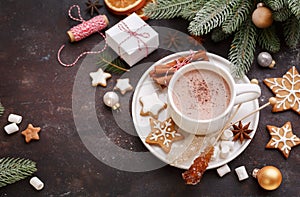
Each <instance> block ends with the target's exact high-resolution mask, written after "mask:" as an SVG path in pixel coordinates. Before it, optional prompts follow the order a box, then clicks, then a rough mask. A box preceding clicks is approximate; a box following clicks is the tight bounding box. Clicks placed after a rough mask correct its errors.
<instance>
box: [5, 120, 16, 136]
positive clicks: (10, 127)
mask: <svg viewBox="0 0 300 197" xmlns="http://www.w3.org/2000/svg"><path fill="white" fill-rule="evenodd" d="M4 130H5V131H6V133H7V134H8V135H10V134H12V133H15V132H17V131H19V127H18V125H17V124H16V123H11V124H9V125H6V126H5V127H4Z"/></svg>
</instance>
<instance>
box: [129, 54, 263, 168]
mask: <svg viewBox="0 0 300 197" xmlns="http://www.w3.org/2000/svg"><path fill="white" fill-rule="evenodd" d="M189 54H190V51H184V52H179V53H175V54H172V55H169V56H167V57H165V58H163V59H161V60H159V61H157V62H156V63H154V64H153V65H152V66H151V67H150V68H149V69H148V70H147V71H146V72H145V73H144V74H143V76H142V77H141V79H140V80H139V82H138V84H137V86H136V88H135V92H134V95H133V100H132V118H133V123H134V126H135V129H136V131H137V134H138V135H139V137H140V139H141V140H142V142H143V143H144V145H145V146H146V147H147V149H148V150H149V151H150V152H151V153H152V154H153V155H155V156H156V157H157V158H159V159H160V160H162V161H163V162H165V163H167V164H170V165H172V166H175V167H178V168H182V169H188V168H189V167H190V166H191V164H192V162H193V160H194V159H195V158H196V157H197V156H199V149H202V148H203V147H204V146H202V145H203V144H205V143H207V142H208V141H211V136H208V137H200V136H194V135H192V134H188V133H185V132H183V131H180V132H181V133H182V134H183V135H184V136H185V138H184V140H181V141H176V142H174V143H173V144H172V148H171V151H170V153H168V154H166V153H165V152H164V151H163V150H162V149H161V148H160V147H159V146H153V145H149V144H147V143H146V142H145V139H146V137H147V136H148V134H149V133H150V131H151V128H150V124H149V116H141V115H140V111H141V107H142V106H141V104H140V102H139V98H140V97H141V96H145V95H149V94H152V93H153V92H156V93H157V94H158V96H159V98H160V99H161V100H162V101H164V102H167V95H166V94H167V88H164V89H161V88H160V86H158V85H157V84H156V83H155V82H154V81H153V80H152V78H150V77H149V72H150V71H151V70H152V69H153V68H154V66H155V65H158V64H162V63H166V62H169V61H172V60H174V59H177V58H178V57H181V56H187V55H189ZM207 56H208V57H209V61H210V62H212V63H214V64H219V65H222V66H224V67H226V68H227V69H228V70H229V67H230V64H231V63H230V62H229V61H228V60H226V59H224V58H222V57H220V56H218V55H215V54H211V53H207ZM235 82H236V83H250V81H249V79H248V78H247V77H246V76H245V77H243V78H242V79H235ZM258 107H259V104H258V100H257V99H256V100H254V101H250V102H247V103H244V104H242V106H241V108H240V109H239V111H238V113H237V115H236V117H235V118H234V119H233V121H234V122H235V120H238V119H239V118H241V117H244V116H245V115H247V114H249V113H250V112H252V111H253V110H255V109H257V108H258ZM168 117H169V115H168V110H167V109H166V110H163V111H162V112H161V113H160V114H159V117H158V119H159V120H160V121H164V120H166V119H167V118H168ZM258 121H259V112H257V113H255V114H254V115H252V116H250V117H248V118H246V119H245V120H243V123H248V122H251V123H250V127H249V129H253V131H252V132H251V133H250V136H251V138H253V137H254V134H255V132H256V129H257V126H258ZM250 142H251V140H246V141H244V142H243V143H242V144H241V143H240V142H239V141H236V142H235V143H234V148H233V150H232V151H231V153H230V155H229V156H228V157H227V158H225V159H222V158H219V157H218V158H216V159H214V160H212V161H210V163H209V166H208V168H207V169H212V168H217V167H220V166H222V165H224V164H226V163H228V162H230V161H231V160H233V159H235V158H236V157H237V156H238V155H240V154H241V153H242V152H243V150H245V148H246V147H247V146H248V145H249V143H250Z"/></svg>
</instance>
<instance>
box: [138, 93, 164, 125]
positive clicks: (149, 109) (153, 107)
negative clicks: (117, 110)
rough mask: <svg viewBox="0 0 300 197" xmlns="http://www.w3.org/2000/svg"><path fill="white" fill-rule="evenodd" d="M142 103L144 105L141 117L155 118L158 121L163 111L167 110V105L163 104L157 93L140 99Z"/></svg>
mask: <svg viewBox="0 0 300 197" xmlns="http://www.w3.org/2000/svg"><path fill="white" fill-rule="evenodd" d="M140 103H141V104H142V109H141V112H140V115H141V116H149V115H150V116H153V117H154V118H156V119H157V117H158V114H159V112H160V111H161V110H163V109H165V108H167V104H166V103H164V102H162V101H161V100H160V99H159V98H158V95H157V93H155V92H154V93H152V94H150V95H146V96H142V97H140Z"/></svg>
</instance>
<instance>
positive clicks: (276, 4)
mask: <svg viewBox="0 0 300 197" xmlns="http://www.w3.org/2000/svg"><path fill="white" fill-rule="evenodd" d="M265 2H266V5H267V6H268V7H269V8H271V9H272V10H280V9H282V8H283V7H284V0H265Z"/></svg>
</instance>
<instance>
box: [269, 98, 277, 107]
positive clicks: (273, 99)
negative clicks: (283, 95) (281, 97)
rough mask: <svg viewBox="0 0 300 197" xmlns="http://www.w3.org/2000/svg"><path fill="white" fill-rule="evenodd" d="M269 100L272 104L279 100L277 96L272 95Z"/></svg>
mask: <svg viewBox="0 0 300 197" xmlns="http://www.w3.org/2000/svg"><path fill="white" fill-rule="evenodd" d="M269 102H270V104H271V105H275V104H276V102H277V100H276V98H275V97H271V98H270V99H269Z"/></svg>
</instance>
